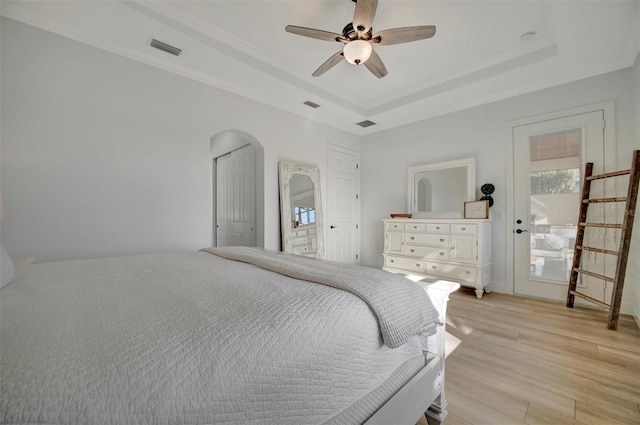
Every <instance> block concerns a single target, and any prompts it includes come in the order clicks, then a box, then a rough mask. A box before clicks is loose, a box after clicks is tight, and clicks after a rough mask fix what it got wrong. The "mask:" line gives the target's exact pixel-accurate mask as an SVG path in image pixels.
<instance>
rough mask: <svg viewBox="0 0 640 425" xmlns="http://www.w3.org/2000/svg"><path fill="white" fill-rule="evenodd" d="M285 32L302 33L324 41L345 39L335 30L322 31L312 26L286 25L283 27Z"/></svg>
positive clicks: (342, 40) (341, 40) (342, 41)
mask: <svg viewBox="0 0 640 425" xmlns="http://www.w3.org/2000/svg"><path fill="white" fill-rule="evenodd" d="M284 30H285V31H286V32H290V33H291V34H296V35H302V36H304V37H310V38H315V39H318V40H325V41H338V42H340V43H344V42H346V41H347V39H346V38H344V36H343V35H341V34H337V33H335V32H329V31H322V30H317V29H313V28H305V27H297V26H295V25H287V26H286V27H284Z"/></svg>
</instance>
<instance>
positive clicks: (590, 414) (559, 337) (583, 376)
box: [418, 288, 640, 425]
mask: <svg viewBox="0 0 640 425" xmlns="http://www.w3.org/2000/svg"><path fill="white" fill-rule="evenodd" d="M447 353H448V356H447V363H446V365H447V366H446V375H445V379H446V381H445V382H446V383H445V392H446V396H447V400H448V402H449V406H448V410H449V416H448V417H447V419H446V421H445V423H446V424H447V425H479V424H491V425H498V424H500V425H502V424H528V425H538V424H552V425H563V424H572V425H614V424H634V425H638V424H640V330H639V329H638V326H637V325H636V323H635V321H634V320H633V318H632V317H630V316H621V317H620V322H619V325H618V330H617V331H610V330H608V329H607V313H606V312H604V311H600V310H595V309H592V308H585V307H576V308H574V309H568V308H566V307H565V305H564V304H563V303H554V302H549V301H543V300H537V299H533V298H525V297H518V296H512V295H505V294H498V293H491V294H485V295H484V296H483V298H482V299H481V300H479V299H477V298H476V297H475V293H474V292H473V291H472V290H469V289H465V288H462V289H461V290H460V291H458V292H456V293H454V294H452V297H451V300H450V302H449V310H448V314H447ZM418 424H420V425H426V421H425V420H421V421H420V422H418Z"/></svg>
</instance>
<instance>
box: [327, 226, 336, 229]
mask: <svg viewBox="0 0 640 425" xmlns="http://www.w3.org/2000/svg"><path fill="white" fill-rule="evenodd" d="M336 227H338V226H334V225H331V226H330V227H329V228H330V229H335V228H336Z"/></svg>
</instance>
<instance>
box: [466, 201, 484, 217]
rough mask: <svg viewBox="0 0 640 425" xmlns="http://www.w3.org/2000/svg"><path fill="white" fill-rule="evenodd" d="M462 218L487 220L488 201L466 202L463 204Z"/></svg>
mask: <svg viewBox="0 0 640 425" xmlns="http://www.w3.org/2000/svg"><path fill="white" fill-rule="evenodd" d="M464 218H480V219H487V218H489V201H488V200H484V201H467V202H465V203H464Z"/></svg>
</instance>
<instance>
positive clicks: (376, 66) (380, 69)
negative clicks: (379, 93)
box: [364, 50, 388, 78]
mask: <svg viewBox="0 0 640 425" xmlns="http://www.w3.org/2000/svg"><path fill="white" fill-rule="evenodd" d="M364 66H366V67H367V69H368V70H369V71H371V73H372V74H373V75H375V76H376V77H378V78H382V77H384V76H385V75H387V73H388V72H387V68H386V67H385V66H384V63H383V62H382V59H380V56H378V54H377V53H376V51H375V50H372V51H371V56H370V57H369V60H368V61H366V62H365V63H364Z"/></svg>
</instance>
